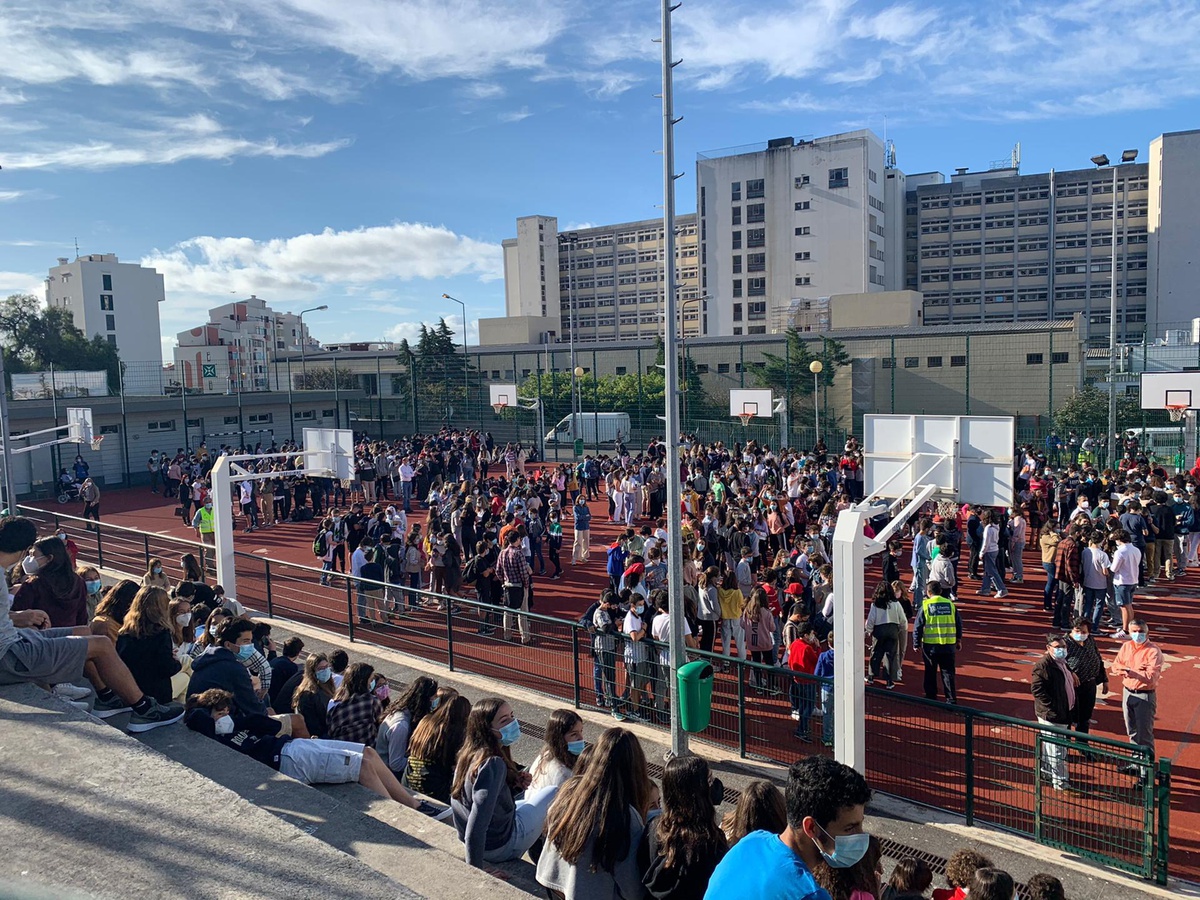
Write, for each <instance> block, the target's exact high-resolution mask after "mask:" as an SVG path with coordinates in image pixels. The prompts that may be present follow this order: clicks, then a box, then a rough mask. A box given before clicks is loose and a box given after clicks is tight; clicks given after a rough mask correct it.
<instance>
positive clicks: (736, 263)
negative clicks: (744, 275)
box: [733, 253, 742, 275]
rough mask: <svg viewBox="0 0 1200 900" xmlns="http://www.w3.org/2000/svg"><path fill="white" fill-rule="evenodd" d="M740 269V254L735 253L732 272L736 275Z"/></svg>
mask: <svg viewBox="0 0 1200 900" xmlns="http://www.w3.org/2000/svg"><path fill="white" fill-rule="evenodd" d="M741 271H742V255H741V254H740V253H739V254H736V255H735V256H734V257H733V274H735V275H737V274H739V273H740V272H741Z"/></svg>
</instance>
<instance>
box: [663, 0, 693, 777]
mask: <svg viewBox="0 0 1200 900" xmlns="http://www.w3.org/2000/svg"><path fill="white" fill-rule="evenodd" d="M678 6H679V5H678V4H675V5H672V3H671V0H662V37H661V38H660V39H659V40H660V43H661V44H662V94H661V99H662V139H663V143H662V157H663V297H664V316H663V328H664V330H665V334H664V336H663V350H664V354H663V359H664V362H665V363H666V366H665V372H664V375H665V385H664V388H665V390H664V391H663V395H664V396H663V400H664V403H663V405H664V407H665V408H664V410H663V411H664V413H665V418H666V422H665V424H666V429H667V435H666V466H667V471H666V476H667V535H668V539H669V542H670V543H669V544H668V548H669V549H668V552H667V596H668V597H669V598H670V601H669V602H670V610H669V614H670V624H671V633H670V655H671V681H672V684H671V688H670V692H669V694H670V697H671V754H672V755H673V756H686V755H687V754H688V736H687V733H686V732H685V731H684V730H683V721H682V719H681V718H680V715H679V687H678V674H679V668H680V666H682V665H683V664H684V663H685V662H686V661H687V659H686V656H685V655H684V646H683V614H684V611H685V610H684V600H683V540H682V538H683V515H682V513H681V512H680V503H681V501H682V499H683V490H682V485H681V484H680V483H679V322H678V321H677V318H676V317H677V314H678V310H677V306H676V297H675V179H676V178H678V177H680V176H678V175H676V174H675V124H676V123H677V122H678V121H679V120H678V119H676V118H675V99H674V69H675V66H677V65H679V61H677V60H675V59H673V58H672V56H671V13H673V12H674V11H675V10H676V9H678Z"/></svg>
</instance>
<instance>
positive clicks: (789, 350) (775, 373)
mask: <svg viewBox="0 0 1200 900" xmlns="http://www.w3.org/2000/svg"><path fill="white" fill-rule="evenodd" d="M763 358H764V360H765V363H766V364H765V365H764V366H763V367H762V368H759V369H755V370H754V379H755V381H756V382H757V383H758V386H759V387H764V388H770V389H771V391H772V392H773V393H774V394H775V396H776V397H786V398H787V403H788V416H789V418H790V420H791V422H792V424H793V425H804V424H809V425H811V424H812V423H813V399H812V393H813V381H814V379H813V376H812V373H811V372H809V370H808V367H809V364H810V363H812V362H813V361H814V360H819V361H820V362H821V365H822V366H823V368H822V370H821V374H820V375H818V376H817V378H816V379H815V380H816V382H817V385H818V386H819V387H821V388H827V387H829V386H830V385H832V384H833V382H834V379H835V378H836V377H837V373H838V370H839V369H842V368H844V367H845V366H848V365H850V354H849V353H847V352H846V346H845V344H843V343H842V342H841V341H835V340H832V339H830V338H811V339H807V340H806V339H805V337H804V336H803V335H801V333H800V332H798V331H797V330H796V329H795V328H789V329H788V330H787V343H786V345H785V347H784V354H783V355H782V356H777V355H775V354H773V353H764V354H763ZM826 413H827V410H826V408H822V416H821V424H822V426H823V427H826V428H829V427H833V426H834V425H836V424H837V418H836V416H834V415H828V416H827V414H826Z"/></svg>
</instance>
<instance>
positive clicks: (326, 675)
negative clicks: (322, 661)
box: [317, 669, 333, 684]
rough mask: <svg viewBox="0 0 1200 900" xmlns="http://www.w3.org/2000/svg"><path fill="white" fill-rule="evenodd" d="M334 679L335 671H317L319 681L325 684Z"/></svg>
mask: <svg viewBox="0 0 1200 900" xmlns="http://www.w3.org/2000/svg"><path fill="white" fill-rule="evenodd" d="M332 677H333V669H317V681H319V682H321V684H325V683H326V682H327V681H329V679H330V678H332Z"/></svg>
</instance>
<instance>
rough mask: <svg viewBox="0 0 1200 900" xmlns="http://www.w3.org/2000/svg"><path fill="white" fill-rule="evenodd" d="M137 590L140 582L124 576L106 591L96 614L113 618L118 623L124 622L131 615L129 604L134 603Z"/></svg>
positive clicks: (97, 606)
mask: <svg viewBox="0 0 1200 900" xmlns="http://www.w3.org/2000/svg"><path fill="white" fill-rule="evenodd" d="M137 592H138V583H137V582H136V581H130V580H129V579H128V578H122V579H121V580H120V581H118V582H117V583H116V584H114V585H112V586H111V587H110V588H109V589H108V590H107V591H105V592H104V596H103V597H101V598H100V602H99V603H97V604H96V615H97V616H104V617H105V618H108V619H112V620H113V621H114V622H117V623H118V624H120V623H121V622H124V621H125V617H126V616H127V615H129V606H130V604H131V603H133V598H134V595H135V594H137Z"/></svg>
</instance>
